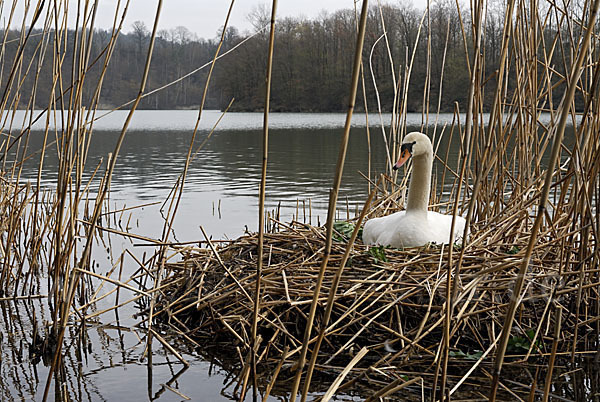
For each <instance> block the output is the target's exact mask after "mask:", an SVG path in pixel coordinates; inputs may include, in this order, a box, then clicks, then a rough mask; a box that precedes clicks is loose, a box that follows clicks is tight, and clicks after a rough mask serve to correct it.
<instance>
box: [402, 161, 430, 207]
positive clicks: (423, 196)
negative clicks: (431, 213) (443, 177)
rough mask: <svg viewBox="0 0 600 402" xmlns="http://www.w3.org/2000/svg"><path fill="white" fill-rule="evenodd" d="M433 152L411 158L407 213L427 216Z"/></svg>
mask: <svg viewBox="0 0 600 402" xmlns="http://www.w3.org/2000/svg"><path fill="white" fill-rule="evenodd" d="M432 165H433V152H427V153H425V154H421V155H419V156H418V157H414V158H413V171H412V175H411V178H410V184H409V186H408V204H407V206H406V211H407V212H421V213H425V214H427V206H428V205H429V192H430V191H431V166H432Z"/></svg>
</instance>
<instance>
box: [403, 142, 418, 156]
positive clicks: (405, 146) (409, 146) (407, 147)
mask: <svg viewBox="0 0 600 402" xmlns="http://www.w3.org/2000/svg"><path fill="white" fill-rule="evenodd" d="M416 143H417V141H413V142H409V143H407V144H402V146H401V147H400V152H401V153H402V152H404V151H408V152H409V153H410V154H411V155H412V153H413V149H412V148H413V145H415V144H416Z"/></svg>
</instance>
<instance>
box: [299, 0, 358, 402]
mask: <svg viewBox="0 0 600 402" xmlns="http://www.w3.org/2000/svg"><path fill="white" fill-rule="evenodd" d="M367 11H368V0H363V5H362V9H361V14H360V22H359V29H358V36H357V40H356V47H355V51H354V66H353V69H352V82H351V85H350V97H349V105H348V112H347V114H346V122H345V124H344V135H343V137H342V142H341V144H340V152H339V155H338V160H337V164H336V172H335V178H334V181H333V187H332V189H331V190H330V193H329V209H328V211H327V223H326V227H327V231H326V240H325V250H324V251H323V257H322V262H321V267H320V269H319V275H318V277H317V281H316V283H315V289H314V292H313V301H312V303H311V308H310V313H309V317H308V325H307V326H306V329H305V332H304V341H303V343H302V351H301V352H300V357H299V358H298V368H297V371H296V375H295V377H294V384H293V385H292V390H291V399H294V400H295V399H296V395H297V393H298V388H299V386H300V378H301V377H302V370H303V369H304V364H305V362H306V354H307V352H308V341H309V340H310V335H311V332H312V325H313V320H314V317H315V312H316V308H317V303H318V300H319V294H320V292H321V285H322V283H323V275H324V274H325V269H326V268H327V264H328V262H329V255H330V252H331V247H332V237H333V222H334V219H335V211H336V206H337V200H338V192H339V189H340V185H341V181H342V173H343V171H344V161H345V158H346V150H347V147H348V140H349V136H350V127H351V123H352V113H353V111H354V103H355V101H356V92H357V88H358V77H359V72H360V60H361V59H362V49H363V44H364V38H365V28H366V23H367ZM305 399H306V395H305V394H303V395H302V400H305Z"/></svg>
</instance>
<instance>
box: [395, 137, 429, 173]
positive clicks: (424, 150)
mask: <svg viewBox="0 0 600 402" xmlns="http://www.w3.org/2000/svg"><path fill="white" fill-rule="evenodd" d="M432 152H433V147H432V146H431V140H430V139H429V137H428V136H426V135H425V134H423V133H418V132H413V133H410V134H407V135H406V136H405V137H404V140H403V141H402V146H401V147H400V159H398V162H396V164H395V165H394V170H396V169H398V168H399V167H400V166H402V165H404V164H405V163H406V161H407V160H408V159H409V158H410V157H411V156H414V157H417V156H421V155H427V154H431V153H432Z"/></svg>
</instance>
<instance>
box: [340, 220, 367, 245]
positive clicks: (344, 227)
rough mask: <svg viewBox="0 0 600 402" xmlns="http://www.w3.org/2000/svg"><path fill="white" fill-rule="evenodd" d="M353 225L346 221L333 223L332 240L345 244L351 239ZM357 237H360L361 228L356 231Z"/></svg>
mask: <svg viewBox="0 0 600 402" xmlns="http://www.w3.org/2000/svg"><path fill="white" fill-rule="evenodd" d="M355 227H356V225H355V224H353V223H351V222H346V221H337V222H334V223H333V230H334V231H333V240H335V241H338V242H347V241H348V240H350V237H352V232H354V228H355ZM358 237H362V228H360V229H359V231H358Z"/></svg>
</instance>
